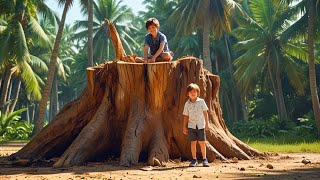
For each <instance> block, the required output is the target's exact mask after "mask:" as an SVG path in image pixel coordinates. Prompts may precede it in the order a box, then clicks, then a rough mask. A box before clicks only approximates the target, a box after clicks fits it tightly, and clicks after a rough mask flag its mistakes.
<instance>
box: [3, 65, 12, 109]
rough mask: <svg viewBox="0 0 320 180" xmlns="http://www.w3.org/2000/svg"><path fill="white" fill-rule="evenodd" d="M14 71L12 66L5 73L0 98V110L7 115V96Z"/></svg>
mask: <svg viewBox="0 0 320 180" xmlns="http://www.w3.org/2000/svg"><path fill="white" fill-rule="evenodd" d="M12 73H13V70H12V67H11V66H7V67H6V69H5V73H4V78H3V82H2V87H1V97H0V110H1V112H2V113H5V111H6V109H7V106H8V103H7V101H6V100H7V95H8V91H9V85H10V82H11V76H12Z"/></svg>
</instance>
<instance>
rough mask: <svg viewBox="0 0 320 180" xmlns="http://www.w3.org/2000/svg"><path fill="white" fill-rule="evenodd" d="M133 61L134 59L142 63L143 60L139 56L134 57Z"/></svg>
mask: <svg viewBox="0 0 320 180" xmlns="http://www.w3.org/2000/svg"><path fill="white" fill-rule="evenodd" d="M135 61H136V63H143V62H144V61H143V58H141V57H136V59H135Z"/></svg>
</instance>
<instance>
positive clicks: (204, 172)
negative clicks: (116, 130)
mask: <svg viewBox="0 0 320 180" xmlns="http://www.w3.org/2000/svg"><path fill="white" fill-rule="evenodd" d="M22 145H23V144H12V143H11V144H5V145H0V154H1V155H2V156H5V155H8V154H11V153H13V152H16V151H17V150H19V149H20V148H21V147H22ZM304 159H305V160H309V161H310V162H311V163H308V164H304V163H302V160H304ZM118 163H119V162H117V161H109V162H99V163H97V162H96V163H88V164H87V165H86V166H75V167H70V168H61V169H53V168H51V167H13V166H12V165H10V162H8V161H6V158H5V157H2V158H0V179H39V180H45V179H70V180H71V179H75V180H76V179H118V180H120V179H166V180H170V179H172V180H174V179H197V178H199V179H305V180H307V179H320V154H312V153H290V154H279V155H275V156H272V157H269V158H266V159H263V158H261V159H259V158H257V159H254V160H249V161H238V162H237V163H232V162H231V163H230V162H219V161H217V162H213V163H211V167H202V165H201V164H200V165H198V167H194V168H189V167H187V166H188V164H189V162H180V163H168V164H167V165H166V167H149V166H146V165H145V164H139V165H138V166H135V167H130V168H126V167H121V166H119V165H118ZM270 165H272V166H273V169H270V168H271V167H270V168H268V167H269V166H270ZM267 166H268V167H267Z"/></svg>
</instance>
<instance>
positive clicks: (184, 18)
mask: <svg viewBox="0 0 320 180" xmlns="http://www.w3.org/2000/svg"><path fill="white" fill-rule="evenodd" d="M236 10H237V11H236ZM231 11H233V12H234V13H236V12H241V11H242V10H241V6H240V4H238V3H237V2H235V1H234V0H202V1H189V0H182V1H181V2H180V3H179V4H178V7H177V8H176V10H175V11H174V12H173V14H172V15H171V16H170V22H171V23H174V24H177V29H178V34H181V33H184V34H186V35H188V34H190V33H192V32H195V31H196V30H197V29H198V28H200V29H201V31H202V35H203V40H202V42H203V59H204V65H205V66H206V67H207V68H209V69H211V68H212V66H211V60H210V42H209V35H210V33H211V32H212V30H213V31H214V33H215V35H216V36H217V37H222V36H223V34H224V33H225V32H229V31H230V21H229V16H230V12H231Z"/></svg>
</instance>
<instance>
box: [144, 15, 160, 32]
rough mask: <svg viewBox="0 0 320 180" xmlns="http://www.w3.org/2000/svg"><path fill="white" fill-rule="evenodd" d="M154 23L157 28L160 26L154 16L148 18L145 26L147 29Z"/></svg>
mask: <svg viewBox="0 0 320 180" xmlns="http://www.w3.org/2000/svg"><path fill="white" fill-rule="evenodd" d="M151 25H154V26H156V27H157V28H158V29H159V28H160V24H159V21H158V20H157V19H156V18H149V19H148V20H147V22H146V28H147V30H148V27H149V26H151Z"/></svg>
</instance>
